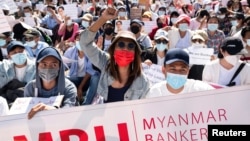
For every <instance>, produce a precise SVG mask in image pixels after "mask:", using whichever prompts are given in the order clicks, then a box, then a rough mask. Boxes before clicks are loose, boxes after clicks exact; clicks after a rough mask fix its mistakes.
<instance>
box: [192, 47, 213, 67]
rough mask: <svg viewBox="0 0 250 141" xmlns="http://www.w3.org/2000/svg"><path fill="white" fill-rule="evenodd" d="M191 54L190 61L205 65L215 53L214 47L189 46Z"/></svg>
mask: <svg viewBox="0 0 250 141" xmlns="http://www.w3.org/2000/svg"><path fill="white" fill-rule="evenodd" d="M187 51H188V54H189V63H190V64H195V65H205V64H206V63H208V62H210V61H211V56H212V55H213V54H214V49H213V48H199V47H189V48H187Z"/></svg>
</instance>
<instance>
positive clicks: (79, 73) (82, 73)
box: [77, 56, 85, 77]
mask: <svg viewBox="0 0 250 141" xmlns="http://www.w3.org/2000/svg"><path fill="white" fill-rule="evenodd" d="M84 58H85V57H83V58H80V57H79V56H78V71H77V76H78V77H83V76H85V71H84Z"/></svg>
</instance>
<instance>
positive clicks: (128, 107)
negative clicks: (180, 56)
mask: <svg viewBox="0 0 250 141" xmlns="http://www.w3.org/2000/svg"><path fill="white" fill-rule="evenodd" d="M249 93H250V87H249V86H235V87H229V88H222V89H217V90H209V91H202V92H195V93H189V94H184V95H183V94H182V95H175V96H166V97H158V98H150V99H144V100H132V101H123V102H114V103H109V104H100V105H90V106H79V107H75V108H65V109H57V110H49V111H42V112H39V113H37V114H36V115H35V116H34V117H33V118H32V119H31V120H28V119H27V114H20V115H12V116H2V117H0V125H1V126H0V132H1V133H3V134H1V136H0V140H1V141H18V140H19V141H20V140H22V141H42V140H46V141H58V140H60V141H69V140H70V141H118V140H122V141H152V140H154V141H156V140H157V141H160V140H161V141H163V140H164V141H169V140H170V141H181V140H189V141H190V140H193V141H194V140H197V141H207V136H208V135H207V134H208V132H207V127H208V125H211V124H217V125H219V124H222V125H230V124H243V125H244V124H250V118H249V117H250V110H249V99H250V95H249ZM6 131H8V132H6Z"/></svg>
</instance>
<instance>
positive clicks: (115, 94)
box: [105, 85, 130, 103]
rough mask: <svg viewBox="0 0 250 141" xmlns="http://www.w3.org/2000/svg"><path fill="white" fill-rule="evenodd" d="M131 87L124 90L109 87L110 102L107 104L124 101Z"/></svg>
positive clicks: (125, 87) (123, 88)
mask: <svg viewBox="0 0 250 141" xmlns="http://www.w3.org/2000/svg"><path fill="white" fill-rule="evenodd" d="M129 86H130V85H127V86H124V87H122V88H113V87H112V86H109V90H108V100H107V101H105V103H109V102H117V101H124V94H125V93H126V91H127V90H128V88H129Z"/></svg>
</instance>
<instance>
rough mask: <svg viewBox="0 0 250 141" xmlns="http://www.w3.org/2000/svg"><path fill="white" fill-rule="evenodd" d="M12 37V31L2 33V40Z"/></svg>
mask: <svg viewBox="0 0 250 141" xmlns="http://www.w3.org/2000/svg"><path fill="white" fill-rule="evenodd" d="M11 35H12V32H11V31H7V32H3V33H0V38H6V37H9V36H11Z"/></svg>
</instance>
